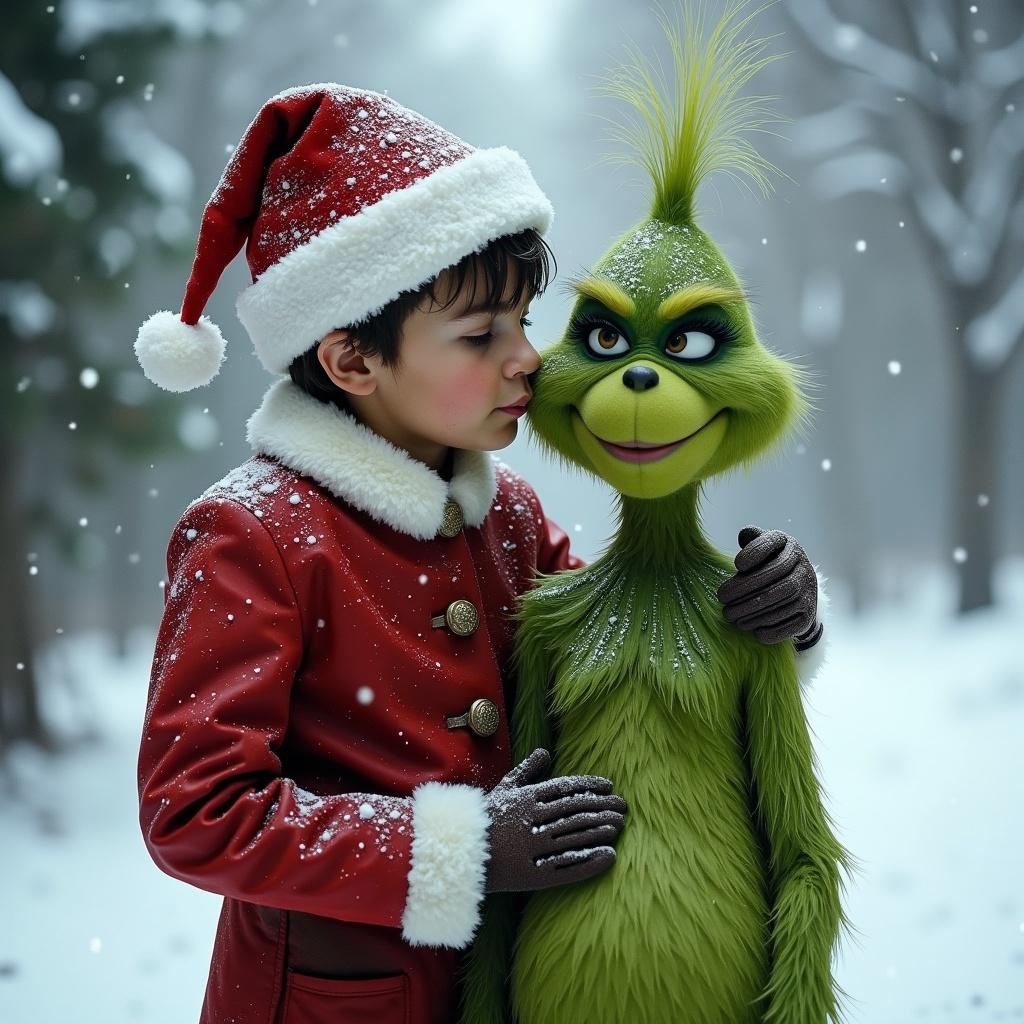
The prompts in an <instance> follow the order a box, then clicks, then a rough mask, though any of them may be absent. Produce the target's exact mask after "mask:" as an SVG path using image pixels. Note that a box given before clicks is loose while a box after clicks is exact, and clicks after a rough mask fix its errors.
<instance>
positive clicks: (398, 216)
mask: <svg viewBox="0 0 1024 1024" xmlns="http://www.w3.org/2000/svg"><path fill="white" fill-rule="evenodd" d="M551 220H552V210H551V204H550V203H549V202H548V199H547V197H546V196H545V195H544V193H543V192H542V191H541V190H540V188H539V187H538V185H537V183H536V182H535V181H534V179H533V175H532V174H531V173H530V170H529V168H528V167H527V165H526V162H525V161H524V160H523V159H522V157H521V156H519V154H518V153H516V152H514V151H513V150H511V149H506V148H504V147H501V148H497V149H474V148H473V147H472V146H470V145H468V144H467V143H465V142H463V141H462V140H461V139H460V138H458V137H457V136H455V135H452V134H451V133H450V132H448V131H446V130H445V129H443V128H441V127H440V126H439V125H437V124H434V123H433V122H432V121H430V120H428V119H427V118H425V117H423V116H422V115H420V114H417V113H416V112H415V111H413V110H409V109H408V108H406V107H403V106H401V105H400V104H398V103H396V102H395V101H394V100H393V99H391V98H390V97H388V96H383V95H381V94H380V93H375V92H369V91H366V90H363V89H352V88H349V87H347V86H343V85H335V84H330V83H329V84H324V85H308V86H304V87H302V88H297V89H289V90H287V91H285V92H282V93H279V94H278V95H277V96H274V97H272V98H271V99H270V100H268V101H267V103H266V104H264V106H263V108H262V109H261V110H260V112H259V113H258V114H257V115H256V118H255V119H254V120H253V122H252V124H250V125H249V127H248V128H247V129H246V131H245V134H244V135H243V136H242V141H241V143H240V144H239V146H238V148H237V149H236V150H235V151H234V153H233V155H232V157H231V160H230V161H229V163H228V166H227V168H226V169H225V171H224V175H223V177H222V178H221V181H220V183H219V184H218V186H217V188H216V189H215V190H214V192H213V195H212V196H211V197H210V201H209V202H208V203H207V204H206V209H205V211H204V212H203V220H202V225H201V227H200V229H199V240H198V243H197V245H196V255H195V260H194V261H193V263H192V273H191V275H190V276H189V279H188V284H187V285H186V287H185V298H184V301H183V302H182V305H181V311H180V313H172V312H170V311H168V310H163V311H162V312H159V313H155V314H153V316H151V317H150V318H149V319H148V320H146V321H145V323H143V325H142V326H141V327H140V328H139V334H138V337H137V339H136V341H135V353H136V355H137V356H138V360H139V363H140V364H141V366H142V369H143V371H144V372H145V374H146V376H147V377H149V379H150V380H151V381H153V382H154V383H155V384H158V385H160V387H162V388H166V389H167V390H169V391H189V390H191V389H192V388H196V387H200V386H201V385H203V384H208V383H209V382H210V381H211V380H212V379H213V378H214V377H215V376H216V374H217V371H218V370H219V369H220V364H221V361H222V360H223V358H224V339H223V337H222V336H221V333H220V330H219V329H218V328H217V325H216V324H214V323H213V322H212V321H211V320H210V319H209V318H208V317H205V316H203V315H202V313H203V309H204V308H205V306H206V303H207V301H208V300H209V298H210V295H211V294H212V293H213V290H214V288H215V287H216V285H217V281H218V280H219V278H220V276H221V274H222V273H223V271H224V269H225V267H227V265H228V264H229V263H230V262H231V260H232V259H234V257H235V256H236V255H237V253H238V250H239V249H240V248H241V247H242V244H243V243H245V246H246V251H245V254H246V259H247V260H248V262H249V269H250V271H251V273H252V281H253V283H252V284H251V285H250V286H249V287H248V288H246V289H245V290H244V291H243V292H242V293H241V294H240V295H239V297H238V301H237V306H236V308H237V310H238V316H239V319H240V320H241V321H242V323H243V324H244V325H245V328H246V330H247V331H248V332H249V336H250V337H251V338H252V341H253V344H254V345H255V347H256V354H257V356H259V359H260V361H261V362H262V363H263V365H264V366H265V367H266V368H267V369H268V370H270V371H271V372H272V373H284V372H286V371H287V369H288V365H289V364H290V363H291V361H292V360H293V359H294V358H295V357H296V356H298V355H301V354H302V353H303V352H305V351H307V350H308V349H309V348H311V347H312V346H313V345H314V344H315V343H316V342H317V341H318V340H319V339H320V338H322V337H323V336H324V335H325V334H328V333H329V332H330V331H331V330H333V329H335V328H338V327H345V326H352V325H355V324H357V323H359V322H360V321H362V320H365V319H367V318H368V317H370V316H373V315H374V314H375V313H377V312H379V311H380V310H381V309H382V308H383V307H384V306H385V305H387V304H388V303H389V302H391V301H392V300H393V299H395V298H397V297H398V296H399V295H400V294H401V293H402V292H406V291H411V290H415V289H416V288H418V287H420V286H421V285H423V284H424V283H425V282H427V281H429V280H430V279H432V278H434V277H436V276H437V275H438V274H439V273H440V272H441V271H442V270H444V269H445V268H446V267H450V266H453V265H454V264H456V263H458V262H459V260H461V259H462V258H463V257H465V256H467V255H468V254H469V253H471V252H476V251H478V250H480V249H482V248H484V247H485V246H486V245H487V244H488V243H489V242H492V241H494V240H495V239H496V238H500V237H501V236H503V235H509V234H515V233H517V232H519V231H524V230H526V229H527V228H535V229H536V230H537V231H540V232H544V231H546V230H547V228H548V227H549V225H550V223H551Z"/></svg>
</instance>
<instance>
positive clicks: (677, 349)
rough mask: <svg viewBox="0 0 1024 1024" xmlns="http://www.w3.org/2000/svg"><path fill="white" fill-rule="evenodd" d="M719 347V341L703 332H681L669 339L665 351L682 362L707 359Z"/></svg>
mask: <svg viewBox="0 0 1024 1024" xmlns="http://www.w3.org/2000/svg"><path fill="white" fill-rule="evenodd" d="M717 347H718V341H717V339H715V338H713V337H712V336H711V335H710V334H705V333H704V332H703V331H679V332H678V333H677V334H673V335H672V337H671V338H669V339H668V344H667V345H666V346H665V351H666V352H667V353H668V354H669V355H670V356H673V357H674V358H676V359H681V360H687V359H691V360H692V359H707V357H708V356H710V355H712V354H713V353H714V351H715V349H716V348H717Z"/></svg>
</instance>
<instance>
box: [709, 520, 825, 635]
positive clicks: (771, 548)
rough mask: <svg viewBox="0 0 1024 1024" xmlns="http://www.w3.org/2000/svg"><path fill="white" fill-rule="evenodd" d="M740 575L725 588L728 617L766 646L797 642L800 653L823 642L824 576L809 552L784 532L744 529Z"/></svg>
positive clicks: (722, 595) (722, 594) (720, 593)
mask: <svg viewBox="0 0 1024 1024" xmlns="http://www.w3.org/2000/svg"><path fill="white" fill-rule="evenodd" d="M739 542H740V545H741V550H740V552H739V554H738V555H737V556H736V568H737V570H738V571H737V572H736V574H735V575H734V576H730V577H729V579H727V580H726V581H725V582H724V583H723V584H722V585H721V586H720V587H719V588H718V599H719V601H721V602H722V604H723V605H724V606H725V607H724V610H725V617H726V618H727V619H728V620H729V621H730V622H732V623H734V624H735V625H736V626H738V627H739V628H740V629H742V630H744V631H746V632H748V633H753V634H754V636H755V637H757V639H758V640H760V641H761V642H762V643H765V644H777V643H780V642H781V641H783V640H788V639H790V638H792V639H793V640H794V641H795V643H796V647H797V650H807V649H808V648H810V647H813V646H814V645H815V644H816V643H817V642H818V640H819V639H820V638H821V632H822V629H821V625H820V624H819V623H818V621H817V611H818V577H817V576H816V575H815V572H814V566H812V565H811V563H810V560H809V559H808V557H807V555H806V554H804V549H803V548H802V547H800V545H799V544H798V543H797V541H796V540H795V539H794V538H793V537H790V536H789V534H786V533H783V532H782V531H781V530H762V529H761V528H760V527H758V526H745V527H744V528H743V529H742V530H740V534H739Z"/></svg>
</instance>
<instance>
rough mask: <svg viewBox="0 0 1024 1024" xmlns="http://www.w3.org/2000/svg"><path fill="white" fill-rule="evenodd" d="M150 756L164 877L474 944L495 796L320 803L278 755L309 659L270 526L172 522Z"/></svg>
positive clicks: (202, 512) (144, 760) (156, 855)
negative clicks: (490, 802)
mask: <svg viewBox="0 0 1024 1024" xmlns="http://www.w3.org/2000/svg"><path fill="white" fill-rule="evenodd" d="M167 567H168V586H167V589H166V591H165V605H164V614H163V617H162V620H161V624H160V630H159V634H158V637H157V643H156V652H155V657H154V660H153V668H152V675H151V679H150V690H149V701H148V706H147V711H146V718H145V724H144V727H143V735H142V743H141V748H140V752H139V761H138V785H139V803H140V823H141V826H142V831H143V835H144V838H145V842H146V846H147V848H148V850H149V852H150V855H151V856H152V857H153V859H154V861H155V862H156V863H157V865H158V866H159V867H160V868H161V869H162V870H164V871H166V872H167V873H168V874H170V875H172V876H174V877H176V878H179V879H182V880H183V881H186V882H189V883H191V884H192V885H195V886H198V887H199V888H202V889H206V890H208V891H210V892H216V893H219V894H222V895H224V896H230V897H233V898H235V899H241V900H247V901H250V902H253V903H259V904H262V905H264V906H270V907H276V908H278V909H282V910H298V911H305V912H307V913H311V914H318V915H321V916H323V917H331V918H336V919H338V920H342V921H352V922H359V923H364V924H372V925H382V926H390V927H396V928H397V927H401V928H402V929H403V934H404V936H405V938H406V939H407V941H409V942H410V943H412V944H414V945H432V946H454V947H459V946H463V945H465V944H466V943H468V942H469V940H470V939H471V937H472V934H473V931H474V930H475V928H476V925H477V922H478V919H479V904H480V902H481V900H482V898H483V889H484V875H485V869H484V865H485V862H486V859H487V856H488V854H489V848H488V843H487V828H488V825H489V819H488V815H487V812H486V806H485V802H484V801H485V796H484V792H483V791H482V790H480V789H477V788H475V787H472V786H464V785H447V784H444V783H439V782H428V783H425V784H423V785H421V786H419V787H418V788H417V789H415V790H414V791H413V793H412V794H411V796H410V797H408V798H398V797H392V796H381V795H375V794H370V793H345V794H335V795H327V796H323V795H315V794H313V793H310V792H308V791H305V790H303V789H302V788H300V787H299V786H297V785H296V784H295V782H294V781H293V780H291V779H289V778H287V777H285V776H284V775H283V773H282V765H281V761H280V758H279V753H278V752H279V750H280V747H281V743H282V740H283V738H284V736H285V733H286V730H287V727H288V717H289V706H290V701H291V696H292V689H293V685H294V682H295V678H296V675H297V673H298V672H299V671H300V666H301V663H302V655H303V639H302V637H303V633H302V621H301V614H302V609H300V608H299V607H298V603H297V601H296V597H295V593H294V591H293V589H292V586H291V582H290V580H289V577H288V574H287V571H286V568H285V565H284V563H283V561H282V559H281V556H280V553H279V552H278V550H277V547H276V545H275V543H274V541H273V539H272V537H271V536H270V534H269V533H268V531H267V530H266V529H265V528H264V526H263V524H262V523H261V522H260V521H259V519H257V518H256V516H255V515H254V514H253V513H252V512H250V511H249V510H248V509H247V508H245V507H244V506H242V505H241V504H239V503H237V502H234V501H231V500H219V499H216V498H210V499H204V500H202V501H200V502H198V503H197V504H195V505H193V506H191V507H190V508H189V509H188V510H187V511H186V513H185V514H184V515H183V516H182V518H181V520H180V521H179V522H178V524H177V526H176V527H175V531H174V534H173V536H172V538H171V542H170V545H169V548H168V559H167Z"/></svg>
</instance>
